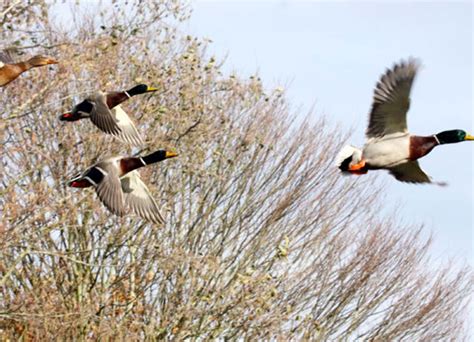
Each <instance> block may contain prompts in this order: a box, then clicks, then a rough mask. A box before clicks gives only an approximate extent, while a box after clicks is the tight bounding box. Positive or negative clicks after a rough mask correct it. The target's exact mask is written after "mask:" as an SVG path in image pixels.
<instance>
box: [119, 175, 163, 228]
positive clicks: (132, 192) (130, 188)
mask: <svg viewBox="0 0 474 342" xmlns="http://www.w3.org/2000/svg"><path fill="white" fill-rule="evenodd" d="M121 182H122V191H123V193H124V196H125V203H126V204H127V205H128V206H129V207H130V209H132V211H133V212H134V213H135V214H136V215H138V216H140V217H142V218H144V219H146V220H149V221H152V222H154V223H157V224H163V223H164V222H165V220H164V219H163V216H161V213H160V210H159V209H158V205H157V204H156V202H155V200H154V199H153V197H152V195H151V193H150V191H149V190H148V188H147V186H146V185H145V183H143V182H142V180H141V179H140V175H139V173H138V172H137V171H132V172H129V173H127V174H126V175H124V176H123V177H122V178H121Z"/></svg>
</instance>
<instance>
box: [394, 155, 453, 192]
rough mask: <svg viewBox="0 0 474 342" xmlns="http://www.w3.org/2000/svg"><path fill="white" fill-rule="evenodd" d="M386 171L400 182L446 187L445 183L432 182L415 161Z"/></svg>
mask: <svg viewBox="0 0 474 342" xmlns="http://www.w3.org/2000/svg"><path fill="white" fill-rule="evenodd" d="M388 171H389V172H390V173H391V174H392V175H393V176H394V177H395V178H396V179H397V180H399V181H400V182H407V183H418V184H421V183H431V184H436V185H441V186H445V185H447V184H446V183H445V182H434V181H433V180H432V179H431V177H430V176H428V175H427V174H426V173H425V172H424V171H423V170H422V169H421V167H420V164H418V161H416V160H414V161H409V162H407V163H404V164H400V165H397V166H395V167H391V168H389V169H388Z"/></svg>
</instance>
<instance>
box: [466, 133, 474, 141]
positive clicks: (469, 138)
mask: <svg viewBox="0 0 474 342" xmlns="http://www.w3.org/2000/svg"><path fill="white" fill-rule="evenodd" d="M464 140H474V135H470V134H466V137H465V138H464Z"/></svg>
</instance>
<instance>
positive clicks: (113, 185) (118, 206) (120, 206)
mask: <svg viewBox="0 0 474 342" xmlns="http://www.w3.org/2000/svg"><path fill="white" fill-rule="evenodd" d="M94 168H95V169H98V170H99V171H100V172H101V173H102V174H103V175H104V177H103V179H102V180H101V182H100V183H99V184H97V185H96V187H95V189H96V192H97V195H98V196H99V198H100V200H101V202H102V203H103V204H104V205H105V206H106V207H107V209H109V210H110V211H111V212H112V213H114V214H115V215H118V216H123V215H125V205H124V196H123V193H122V186H121V184H120V178H119V175H118V172H117V169H116V168H114V167H111V165H110V164H107V163H99V164H97V165H95V166H94Z"/></svg>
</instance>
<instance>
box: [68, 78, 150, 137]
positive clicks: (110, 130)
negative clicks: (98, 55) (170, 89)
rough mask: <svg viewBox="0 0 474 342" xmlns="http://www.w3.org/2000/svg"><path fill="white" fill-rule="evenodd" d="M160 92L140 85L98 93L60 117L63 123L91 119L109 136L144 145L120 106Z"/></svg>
mask: <svg viewBox="0 0 474 342" xmlns="http://www.w3.org/2000/svg"><path fill="white" fill-rule="evenodd" d="M156 90H158V89H157V88H152V87H149V86H147V85H146V84H139V85H137V86H135V87H133V88H132V89H130V90H126V91H119V92H109V93H103V92H101V91H98V92H96V93H94V94H92V95H91V96H89V97H88V98H87V99H85V100H84V101H82V102H81V103H79V104H77V105H75V106H74V108H73V109H72V111H71V112H68V113H64V114H62V115H61V116H60V117H59V120H61V121H77V120H81V119H85V118H89V119H90V120H91V121H92V122H93V123H94V125H96V126H97V127H98V128H99V129H100V130H102V131H103V132H105V133H107V134H112V135H113V136H115V137H116V138H118V139H120V140H122V141H124V142H126V143H128V144H131V145H138V146H141V145H143V140H142V139H141V137H140V134H139V133H138V131H137V128H136V127H135V125H134V124H133V121H132V120H131V119H130V117H129V116H128V115H127V113H125V111H124V110H123V109H122V108H121V107H120V106H119V104H120V103H122V102H124V101H125V100H127V99H129V98H131V97H132V96H135V95H139V94H144V93H148V92H153V91H156Z"/></svg>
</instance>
